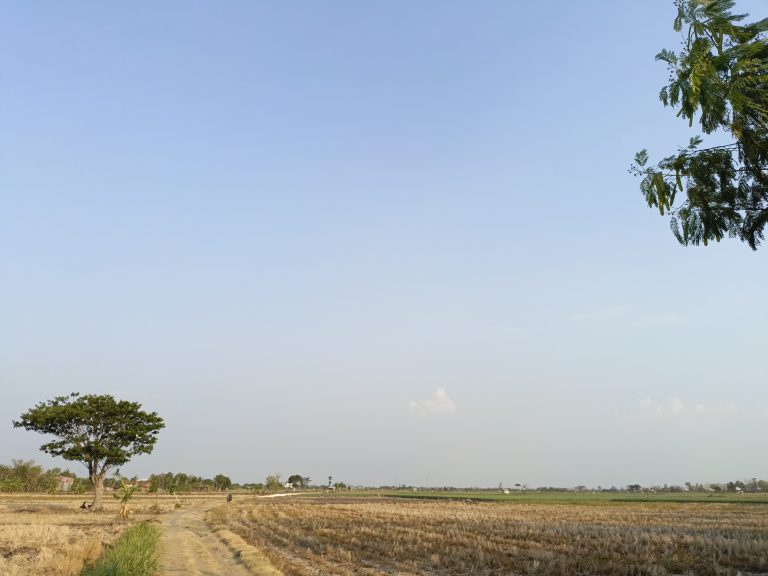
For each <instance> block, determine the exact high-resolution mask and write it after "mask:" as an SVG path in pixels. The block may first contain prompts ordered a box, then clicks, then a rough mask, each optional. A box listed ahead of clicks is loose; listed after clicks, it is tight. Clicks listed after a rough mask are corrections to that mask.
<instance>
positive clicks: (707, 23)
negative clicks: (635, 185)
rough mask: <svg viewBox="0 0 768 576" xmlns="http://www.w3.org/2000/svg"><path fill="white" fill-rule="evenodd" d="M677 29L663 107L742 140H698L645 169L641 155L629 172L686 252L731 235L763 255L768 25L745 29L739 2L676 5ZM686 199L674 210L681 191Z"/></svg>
mask: <svg viewBox="0 0 768 576" xmlns="http://www.w3.org/2000/svg"><path fill="white" fill-rule="evenodd" d="M675 5H676V6H677V17H676V18H675V21H674V29H675V30H676V31H677V32H680V33H681V34H682V35H683V49H682V50H681V51H680V53H679V54H678V53H675V52H673V51H670V50H662V51H661V52H659V54H657V55H656V59H657V60H661V61H662V62H665V63H666V64H667V66H668V68H669V84H668V85H667V86H664V87H663V88H662V89H661V92H660V94H659V98H660V100H661V102H662V103H663V104H664V106H670V107H672V108H674V109H676V110H677V115H678V116H680V117H682V118H685V119H687V120H688V124H689V126H691V127H692V126H693V123H694V121H697V119H698V124H699V125H700V128H701V131H702V132H703V133H704V134H712V133H715V132H718V131H721V132H724V133H726V134H729V135H730V136H731V137H732V138H733V139H734V140H735V141H734V142H731V143H728V144H724V145H720V146H711V147H708V148H701V147H700V146H701V144H702V142H703V140H702V138H701V136H700V135H696V136H694V137H693V138H691V140H690V143H689V144H688V145H687V146H685V147H683V148H679V149H678V151H677V153H675V154H672V155H670V156H667V157H665V158H663V159H662V160H661V161H660V162H659V163H658V165H657V166H655V167H651V166H648V165H647V164H648V153H647V151H646V150H642V151H641V152H639V153H638V154H636V156H635V164H634V165H633V167H632V169H631V170H632V172H633V173H634V174H635V175H637V176H640V177H641V178H642V182H641V184H640V189H641V191H642V193H643V195H644V196H645V200H646V202H647V203H648V206H649V207H652V208H653V207H655V208H658V210H659V212H660V213H661V215H662V216H664V215H665V214H667V215H669V216H670V226H671V228H672V232H673V233H674V235H675V236H676V238H677V239H678V241H679V242H680V243H681V244H685V245H689V244H694V245H698V244H700V243H701V244H704V245H707V244H708V243H709V242H710V241H712V240H715V241H718V242H719V241H720V240H721V239H723V238H724V237H725V236H726V235H727V236H729V237H733V238H738V239H740V240H742V241H744V242H746V243H747V244H748V245H749V246H750V247H751V248H752V249H753V250H756V249H757V247H758V246H759V245H760V242H761V241H762V240H763V239H764V228H765V226H766V224H767V223H768V40H767V38H766V35H767V34H766V32H768V18H765V19H763V20H760V21H758V22H754V23H751V24H742V22H743V20H744V19H745V18H746V17H747V15H746V14H733V13H732V12H731V9H732V8H733V6H734V2H733V1H732V0H676V2H675ZM682 192H685V198H684V200H683V201H682V203H680V204H679V205H675V200H676V199H677V195H678V193H682Z"/></svg>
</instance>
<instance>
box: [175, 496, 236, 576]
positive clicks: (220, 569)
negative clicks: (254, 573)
mask: <svg viewBox="0 0 768 576" xmlns="http://www.w3.org/2000/svg"><path fill="white" fill-rule="evenodd" d="M212 507H213V506H205V507H200V508H189V509H184V508H183V509H181V510H177V511H176V512H173V513H171V514H170V515H169V516H168V517H166V519H165V521H164V522H163V535H162V538H161V544H162V565H163V574H165V575H166V576H182V575H184V576H187V575H189V576H250V573H249V572H248V571H247V570H246V569H245V567H244V566H243V565H242V564H240V563H239V562H238V561H237V559H236V558H235V557H234V555H233V554H232V552H231V551H230V550H229V549H227V547H226V546H224V544H223V543H222V542H221V540H219V538H218V537H217V536H216V534H214V533H213V531H212V530H211V528H210V526H208V524H206V523H205V513H206V512H207V511H208V510H210V509H211V508H212Z"/></svg>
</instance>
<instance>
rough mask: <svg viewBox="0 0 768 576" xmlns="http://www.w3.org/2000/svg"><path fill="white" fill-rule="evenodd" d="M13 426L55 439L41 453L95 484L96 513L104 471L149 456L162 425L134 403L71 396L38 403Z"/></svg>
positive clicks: (110, 397) (156, 418) (105, 398)
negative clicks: (71, 465)
mask: <svg viewBox="0 0 768 576" xmlns="http://www.w3.org/2000/svg"><path fill="white" fill-rule="evenodd" d="M13 426H14V427H15V428H25V429H26V430H33V431H35V432H40V433H41V434H49V435H51V436H54V437H55V439H54V440H51V441H50V442H46V443H45V444H43V445H42V446H41V447H40V450H42V451H43V452H46V453H48V454H50V455H52V456H61V457H62V458H64V459H65V460H71V461H73V462H80V463H82V464H84V465H85V467H86V468H87V469H88V477H89V478H90V479H91V483H92V485H93V491H94V498H93V505H92V507H93V508H94V509H98V508H101V501H102V495H103V493H104V477H105V476H106V474H107V472H108V471H109V470H111V469H113V468H115V467H117V466H121V465H122V464H125V463H126V462H128V461H129V460H130V459H131V457H133V456H136V455H137V454H149V453H150V452H152V449H153V448H154V446H155V442H157V434H158V432H160V430H161V429H162V428H163V427H164V426H165V423H164V422H163V419H162V418H160V416H158V415H157V414H156V413H155V412H144V411H143V410H141V404H139V403H137V402H128V401H125V400H115V399H114V398H113V397H112V396H106V395H92V394H89V395H85V396H80V394H77V393H74V394H70V395H69V396H57V397H56V398H54V399H53V400H48V401H47V402H41V403H39V404H37V405H36V406H35V407H34V408H31V409H29V410H27V411H26V412H24V413H23V414H22V415H21V418H20V419H19V420H18V421H14V422H13Z"/></svg>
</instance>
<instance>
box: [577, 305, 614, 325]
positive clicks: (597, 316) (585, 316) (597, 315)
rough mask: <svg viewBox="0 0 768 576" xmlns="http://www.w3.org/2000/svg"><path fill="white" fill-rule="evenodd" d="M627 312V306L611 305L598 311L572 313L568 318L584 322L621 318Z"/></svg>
mask: <svg viewBox="0 0 768 576" xmlns="http://www.w3.org/2000/svg"><path fill="white" fill-rule="evenodd" d="M626 312H627V307H626V306H609V307H608V308H603V309H602V310H598V311H596V312H579V313H577V314H571V315H570V316H568V320H573V321H575V322H584V321H586V320H611V319H614V318H620V317H621V316H624V315H625V314H626Z"/></svg>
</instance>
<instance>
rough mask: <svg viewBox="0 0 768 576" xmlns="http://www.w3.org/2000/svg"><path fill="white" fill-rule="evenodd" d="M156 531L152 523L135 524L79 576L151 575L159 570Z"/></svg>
mask: <svg viewBox="0 0 768 576" xmlns="http://www.w3.org/2000/svg"><path fill="white" fill-rule="evenodd" d="M159 545H160V530H159V528H158V527H157V526H156V525H154V524H147V523H142V524H137V525H136V526H132V527H130V528H128V530H126V531H125V532H124V533H123V535H122V536H121V537H120V538H119V539H118V540H117V542H116V543H115V546H114V548H112V549H111V550H108V551H107V552H106V553H105V554H104V555H103V556H102V557H101V558H100V559H99V560H98V561H97V562H96V564H94V565H93V566H91V567H89V568H86V569H85V570H83V572H82V573H81V576H153V575H154V574H157V572H158V571H159V569H160V557H159Z"/></svg>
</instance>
